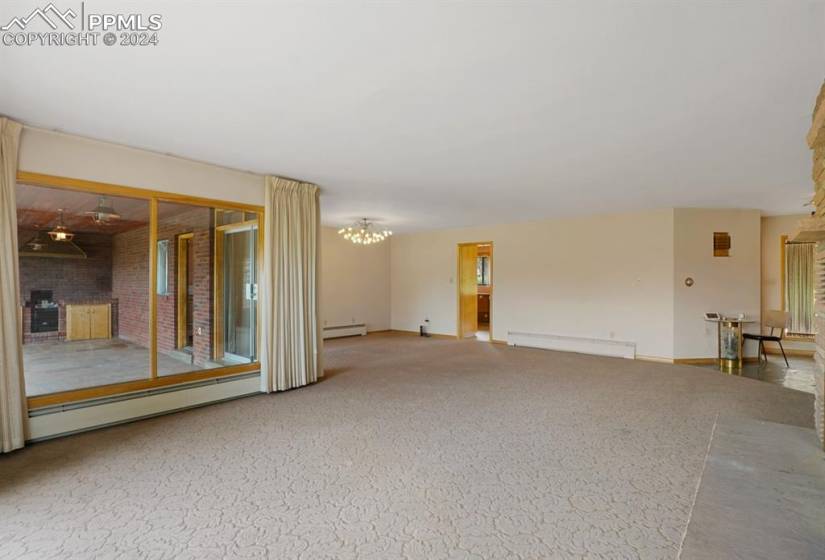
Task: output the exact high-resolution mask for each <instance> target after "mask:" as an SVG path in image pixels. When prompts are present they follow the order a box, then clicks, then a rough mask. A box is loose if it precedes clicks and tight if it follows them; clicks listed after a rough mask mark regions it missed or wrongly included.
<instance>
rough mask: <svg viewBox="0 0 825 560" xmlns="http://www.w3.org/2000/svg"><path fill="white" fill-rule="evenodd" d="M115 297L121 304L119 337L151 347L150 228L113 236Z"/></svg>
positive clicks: (113, 283) (113, 293)
mask: <svg viewBox="0 0 825 560" xmlns="http://www.w3.org/2000/svg"><path fill="white" fill-rule="evenodd" d="M112 297H114V298H115V299H117V301H118V306H119V313H118V316H119V321H118V323H119V324H118V329H119V333H120V337H121V338H123V339H125V340H129V341H131V342H134V343H135V344H139V345H141V346H144V347H146V348H148V347H149V227H148V226H144V227H140V228H137V229H133V230H130V231H127V232H124V233H119V234H117V235H115V236H114V242H113V251H112Z"/></svg>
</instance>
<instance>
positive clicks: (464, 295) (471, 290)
mask: <svg viewBox="0 0 825 560" xmlns="http://www.w3.org/2000/svg"><path fill="white" fill-rule="evenodd" d="M477 259H478V247H477V246H476V245H475V244H469V245H459V246H458V278H459V281H458V301H459V313H458V315H459V331H458V335H459V336H460V337H463V338H466V337H471V336H475V334H476V331H477V330H478V284H477V281H476V264H477V263H476V261H477Z"/></svg>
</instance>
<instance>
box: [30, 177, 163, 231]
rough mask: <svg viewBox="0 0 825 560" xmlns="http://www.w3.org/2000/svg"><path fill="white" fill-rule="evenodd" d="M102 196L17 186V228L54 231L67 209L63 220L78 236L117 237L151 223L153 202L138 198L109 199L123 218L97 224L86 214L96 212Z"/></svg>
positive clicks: (110, 204) (113, 197)
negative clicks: (81, 234)
mask: <svg viewBox="0 0 825 560" xmlns="http://www.w3.org/2000/svg"><path fill="white" fill-rule="evenodd" d="M99 199H100V196H99V195H96V194H92V193H85V192H78V191H69V190H63V189H50V188H46V187H35V186H31V185H21V184H18V185H17V226H18V227H19V228H20V229H27V230H31V229H34V230H37V229H51V228H52V227H54V226H55V225H57V223H58V212H59V210H61V209H62V210H63V221H64V223H65V224H66V227H68V228H69V229H70V230H71V231H73V232H75V233H105V234H116V233H122V232H124V231H128V230H130V229H134V228H136V227H141V226H145V225H147V224H148V223H149V202H148V201H146V200H140V199H135V198H124V197H117V196H107V197H106V200H107V203H108V205H109V206H112V207H114V209H115V210H116V211H117V213H118V214H120V216H121V217H120V219H117V220H112V221H111V222H110V223H108V224H104V225H100V224H96V223H95V222H94V220H92V217H91V216H89V215H88V214H86V212H91V211H93V210H94V209H95V208H96V207H97V204H98V200H99Z"/></svg>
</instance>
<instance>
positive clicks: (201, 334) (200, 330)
mask: <svg viewBox="0 0 825 560" xmlns="http://www.w3.org/2000/svg"><path fill="white" fill-rule="evenodd" d="M198 336H203V327H198Z"/></svg>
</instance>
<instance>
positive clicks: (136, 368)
mask: <svg viewBox="0 0 825 560" xmlns="http://www.w3.org/2000/svg"><path fill="white" fill-rule="evenodd" d="M23 369H24V371H25V377H26V395H28V396H30V397H32V396H35V395H43V394H47V393H57V392H60V391H70V390H72V389H82V388H85V387H95V386H97V385H109V384H112V383H121V382H123V381H133V380H135V379H146V378H147V377H149V350H148V349H147V348H144V347H142V346H138V345H137V344H133V343H131V342H127V341H125V340H121V339H118V338H113V339H110V340H82V341H76V342H51V343H43V344H26V345H24V346H23ZM198 369H201V368H199V367H197V366H194V365H192V364H187V363H185V362H183V361H180V360H176V359H175V358H170V357H169V356H165V355H163V354H158V374H159V375H171V374H174V373H185V372H187V371H194V370H198Z"/></svg>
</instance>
